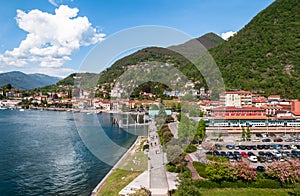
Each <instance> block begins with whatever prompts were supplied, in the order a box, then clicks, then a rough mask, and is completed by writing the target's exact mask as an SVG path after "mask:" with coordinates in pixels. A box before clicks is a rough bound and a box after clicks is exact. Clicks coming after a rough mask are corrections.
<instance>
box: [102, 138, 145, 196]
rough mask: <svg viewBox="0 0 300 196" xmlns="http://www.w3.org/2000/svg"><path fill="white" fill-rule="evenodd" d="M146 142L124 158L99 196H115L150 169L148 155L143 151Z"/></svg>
mask: <svg viewBox="0 0 300 196" xmlns="http://www.w3.org/2000/svg"><path fill="white" fill-rule="evenodd" d="M145 141H146V140H144V141H142V142H141V144H140V145H139V146H137V145H135V147H134V148H133V149H132V150H131V151H130V152H129V153H128V154H126V156H125V157H124V159H123V160H122V161H121V162H120V163H119V164H118V165H117V169H115V170H114V171H113V172H112V173H111V174H110V175H109V177H108V178H107V179H106V181H105V182H104V184H103V185H102V187H101V188H100V191H99V193H98V196H100V195H101V196H102V195H103V196H110V195H112V196H115V195H118V193H119V192H120V191H121V190H122V189H123V188H124V187H125V186H127V185H128V184H129V183H130V182H131V181H133V180H134V179H135V178H136V177H137V176H139V175H140V174H141V173H142V172H143V171H145V170H147V168H148V155H147V154H144V152H143V151H141V146H142V145H143V144H144V142H145Z"/></svg>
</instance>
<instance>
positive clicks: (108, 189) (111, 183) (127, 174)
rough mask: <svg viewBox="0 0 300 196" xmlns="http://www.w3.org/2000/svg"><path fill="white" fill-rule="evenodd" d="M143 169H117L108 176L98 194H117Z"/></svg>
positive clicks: (108, 195) (111, 195) (107, 195)
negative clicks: (132, 170)
mask: <svg viewBox="0 0 300 196" xmlns="http://www.w3.org/2000/svg"><path fill="white" fill-rule="evenodd" d="M141 173H142V172H141V171H134V172H131V171H128V170H122V169H116V170H115V171H113V172H112V173H111V175H110V176H109V177H108V178H107V180H106V181H105V183H104V184H103V186H102V187H101V190H100V192H99V193H98V196H102V195H103V196H115V195H118V193H119V192H120V191H121V190H122V189H123V188H124V187H125V186H126V185H128V184H129V183H130V182H131V181H132V180H133V179H135V178H136V177H137V176H138V175H140V174H141Z"/></svg>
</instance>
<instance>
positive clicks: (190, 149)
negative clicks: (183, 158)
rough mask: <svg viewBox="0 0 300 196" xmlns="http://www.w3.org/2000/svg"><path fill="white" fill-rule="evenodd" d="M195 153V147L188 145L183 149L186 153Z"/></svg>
mask: <svg viewBox="0 0 300 196" xmlns="http://www.w3.org/2000/svg"><path fill="white" fill-rule="evenodd" d="M196 151H197V148H196V146H193V145H188V147H187V148H186V149H185V152H186V153H192V152H196Z"/></svg>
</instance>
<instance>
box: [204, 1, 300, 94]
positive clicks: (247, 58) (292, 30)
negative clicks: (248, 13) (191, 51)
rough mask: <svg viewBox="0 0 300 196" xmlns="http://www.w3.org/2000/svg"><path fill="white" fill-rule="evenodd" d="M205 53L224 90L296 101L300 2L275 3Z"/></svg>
mask: <svg viewBox="0 0 300 196" xmlns="http://www.w3.org/2000/svg"><path fill="white" fill-rule="evenodd" d="M209 51H210V53H211V55H212V56H213V57H214V59H215V61H216V63H217V65H218V66H219V68H220V70H221V72H222V75H223V79H224V81H225V84H226V87H227V88H228V89H230V88H233V89H245V90H256V91H257V92H259V93H263V94H265V95H270V94H280V95H281V96H282V97H286V98H298V99H300V91H299V89H300V82H299V81H300V1H295V0H277V1H275V2H274V3H273V4H271V5H270V6H269V7H267V8H266V9H265V10H263V11H261V12H260V13H259V14H257V15H256V16H255V17H254V18H253V19H252V20H251V21H250V22H249V23H248V24H247V25H246V26H245V27H244V28H243V29H241V30H240V31H239V32H238V33H237V34H236V35H235V36H233V37H231V38H230V39H229V40H228V41H226V42H223V43H221V44H219V45H218V46H216V47H214V48H212V49H210V50H209Z"/></svg>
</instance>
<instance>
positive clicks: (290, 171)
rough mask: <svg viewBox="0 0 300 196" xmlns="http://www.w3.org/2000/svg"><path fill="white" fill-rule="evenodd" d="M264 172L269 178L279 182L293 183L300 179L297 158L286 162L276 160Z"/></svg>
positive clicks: (299, 163) (299, 167) (299, 165)
mask: <svg viewBox="0 0 300 196" xmlns="http://www.w3.org/2000/svg"><path fill="white" fill-rule="evenodd" d="M266 174H267V175H268V176H270V177H271V178H274V179H277V180H279V181H280V182H281V183H291V184H294V183H296V182H298V181H299V180H300V162H299V159H294V160H289V161H286V162H280V161H276V162H274V163H273V164H272V165H271V166H269V167H268V169H267V170H266Z"/></svg>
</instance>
